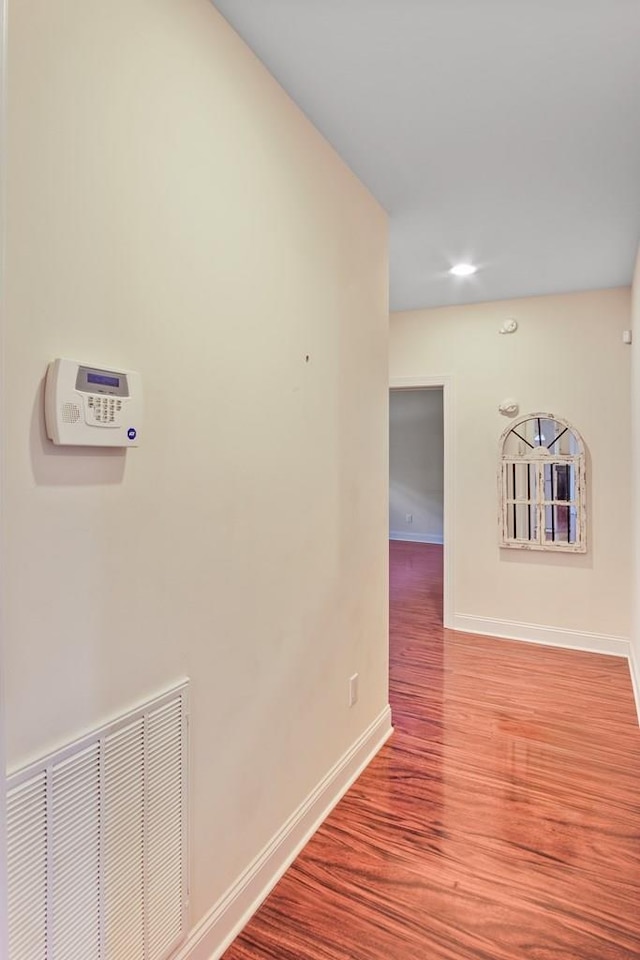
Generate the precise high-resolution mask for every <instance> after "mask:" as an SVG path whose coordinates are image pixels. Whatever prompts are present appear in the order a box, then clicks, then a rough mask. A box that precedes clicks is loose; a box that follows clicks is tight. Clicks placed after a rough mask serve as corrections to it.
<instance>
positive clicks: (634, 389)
mask: <svg viewBox="0 0 640 960" xmlns="http://www.w3.org/2000/svg"><path fill="white" fill-rule="evenodd" d="M631 312H632V324H633V345H632V348H631V429H632V438H631V448H632V456H633V460H632V476H633V483H632V492H633V629H632V631H631V674H632V678H633V681H634V690H635V695H636V706H637V708H638V718H639V719H640V587H639V586H638V583H639V577H640V491H639V489H638V477H639V476H640V248H639V249H638V256H637V259H636V268H635V273H634V276H633V288H632V311H631Z"/></svg>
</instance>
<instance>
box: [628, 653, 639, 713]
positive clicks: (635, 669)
mask: <svg viewBox="0 0 640 960" xmlns="http://www.w3.org/2000/svg"><path fill="white" fill-rule="evenodd" d="M629 672H630V673H631V686H632V687H633V695H634V697H635V701H636V712H637V714H638V723H640V661H639V660H638V657H637V655H636V653H635V650H634V649H633V647H632V646H631V645H629Z"/></svg>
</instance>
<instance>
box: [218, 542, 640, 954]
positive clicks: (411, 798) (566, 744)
mask: <svg viewBox="0 0 640 960" xmlns="http://www.w3.org/2000/svg"><path fill="white" fill-rule="evenodd" d="M441 595H442V556H441V548H440V547H434V546H430V545H423V544H412V543H392V544H391V704H392V709H393V721H394V726H395V734H394V736H393V737H392V739H391V740H390V741H389V743H388V744H387V745H386V746H385V747H384V748H383V749H382V751H381V752H380V754H379V755H378V756H377V757H376V758H375V760H374V761H373V762H372V763H371V764H370V766H369V767H368V768H367V770H366V771H365V772H364V773H363V774H362V776H361V777H360V778H359V780H358V781H357V783H356V784H355V785H354V786H353V787H352V788H351V790H350V791H349V792H348V793H347V795H346V796H345V797H344V798H343V800H342V801H341V802H340V803H339V804H338V806H337V807H336V809H335V810H334V812H333V813H332V814H331V816H330V817H329V818H328V820H327V821H326V822H325V823H324V824H323V826H322V827H321V829H320V830H319V831H318V833H317V834H316V835H315V836H314V837H313V838H312V840H311V841H310V842H309V844H308V845H307V846H306V847H305V849H304V851H303V852H302V853H301V855H300V856H299V857H298V859H297V860H296V862H295V863H294V864H293V866H292V867H291V868H290V870H289V871H288V872H287V873H286V875H285V876H284V877H283V878H282V880H281V881H280V883H279V884H278V885H277V887H276V888H275V889H274V891H273V893H272V894H271V895H270V896H269V897H268V899H267V900H266V901H265V903H264V904H263V906H262V907H261V909H260V910H259V911H258V913H257V914H256V915H255V917H254V918H253V919H252V920H251V922H250V923H249V924H248V926H247V927H246V928H245V930H244V931H243V933H242V934H241V935H240V937H239V938H238V939H237V940H236V941H235V943H234V944H233V945H232V946H231V947H230V949H229V950H228V951H227V952H226V953H225V960H521V958H526V960H573V958H575V960H631V958H640V730H639V729H638V726H637V720H636V715H635V708H634V704H633V695H632V691H631V683H630V679H629V672H628V666H627V663H626V661H624V660H621V659H617V658H614V657H605V656H600V655H596V654H587V653H579V652H574V651H565V650H555V649H551V648H545V647H539V646H535V645H533V644H527V643H517V642H512V641H506V640H493V639H489V638H483V637H476V636H471V635H468V634H462V633H454V632H451V631H446V630H443V628H442V615H441V609H442V601H441Z"/></svg>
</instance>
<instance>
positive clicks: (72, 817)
mask: <svg viewBox="0 0 640 960" xmlns="http://www.w3.org/2000/svg"><path fill="white" fill-rule="evenodd" d="M187 754H188V751H187V685H186V684H182V685H181V686H180V687H178V688H176V689H174V690H172V691H170V692H169V693H167V694H165V695H164V696H162V697H159V698H157V699H155V700H153V701H151V702H150V703H147V704H145V705H144V706H142V707H140V708H139V709H138V710H135V711H132V712H131V713H128V714H127V715H126V716H124V717H121V718H120V719H119V720H117V721H115V722H114V723H111V724H109V725H107V726H105V727H103V728H101V729H100V730H98V731H96V732H95V733H93V734H90V735H89V736H88V737H84V738H83V739H82V740H81V741H78V742H77V743H74V744H71V745H70V746H68V747H65V748H64V749H63V750H61V751H58V752H57V753H56V754H53V755H51V756H49V757H47V758H45V759H44V760H42V761H40V762H38V763H37V764H33V765H32V766H30V767H29V768H28V769H26V770H23V771H21V772H19V773H16V774H14V775H13V776H12V777H10V779H9V783H8V787H9V789H8V797H7V838H8V862H9V960H164V958H165V957H167V956H168V955H169V954H170V953H171V952H172V951H173V950H175V948H176V946H177V945H178V944H179V943H180V941H181V940H182V939H183V938H184V936H185V933H186V919H187V918H186V911H187V860H186V855H187V820H186V815H187V798H186V787H187Z"/></svg>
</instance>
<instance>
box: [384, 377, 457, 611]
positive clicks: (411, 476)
mask: <svg viewBox="0 0 640 960" xmlns="http://www.w3.org/2000/svg"><path fill="white" fill-rule="evenodd" d="M389 540H390V544H389V563H390V576H391V589H392V593H393V594H394V596H396V597H397V595H398V591H400V593H403V592H404V590H405V589H407V590H411V594H412V596H414V597H415V596H416V594H415V589H416V587H417V586H418V585H417V583H415V582H414V581H415V579H416V577H419V579H420V581H421V583H420V588H419V594H418V596H421V597H422V601H423V603H424V610H425V613H426V612H427V611H428V612H429V615H430V619H431V618H432V619H433V626H434V627H437V626H442V623H443V547H444V388H443V387H442V386H431V387H422V388H415V389H392V390H391V393H390V397H389ZM407 599H408V597H407Z"/></svg>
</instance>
